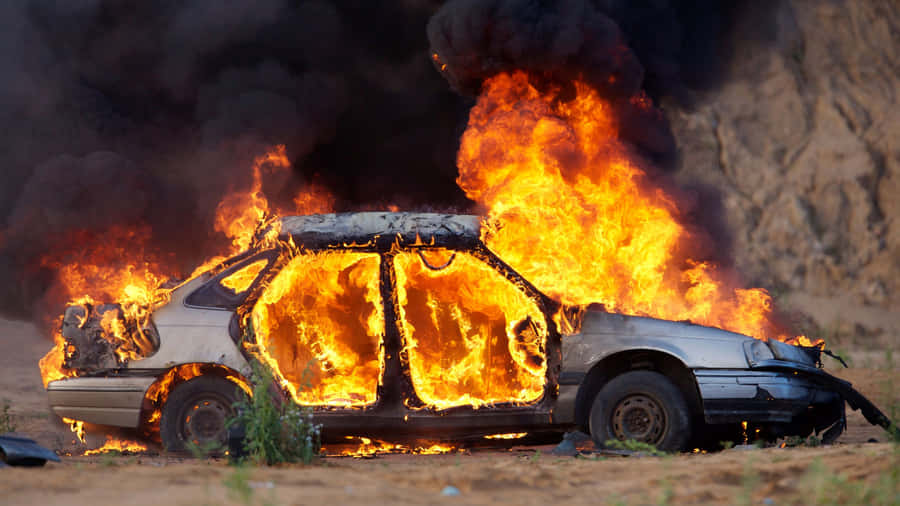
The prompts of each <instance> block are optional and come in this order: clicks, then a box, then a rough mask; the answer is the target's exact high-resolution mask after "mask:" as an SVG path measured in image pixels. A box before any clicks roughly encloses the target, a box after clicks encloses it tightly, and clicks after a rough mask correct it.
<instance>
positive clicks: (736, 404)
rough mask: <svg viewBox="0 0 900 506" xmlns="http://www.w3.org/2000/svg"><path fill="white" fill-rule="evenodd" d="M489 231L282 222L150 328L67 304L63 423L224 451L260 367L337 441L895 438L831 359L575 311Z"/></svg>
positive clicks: (124, 314) (396, 222) (57, 402)
mask: <svg viewBox="0 0 900 506" xmlns="http://www.w3.org/2000/svg"><path fill="white" fill-rule="evenodd" d="M480 229H481V220H480V219H479V218H478V217H476V216H464V215H446V214H431V213H372V212H368V213H346V214H325V215H309V216H290V217H284V218H280V219H278V220H277V221H275V222H273V223H271V224H270V227H269V229H268V235H267V239H265V240H260V241H257V242H256V245H255V246H254V247H251V248H250V249H249V250H248V251H246V252H244V253H242V254H239V255H237V256H234V257H232V258H229V259H227V260H224V261H222V262H219V263H217V264H216V265H215V266H214V267H212V268H210V269H208V270H207V271H206V272H204V273H202V274H200V275H197V276H195V277H193V278H191V279H190V280H188V281H186V282H183V283H181V284H180V285H178V286H176V287H173V288H171V289H167V290H166V292H165V294H166V296H165V300H163V301H161V302H160V303H159V304H157V305H156V307H155V308H153V310H152V311H149V310H148V311H146V312H145V313H142V314H141V316H140V317H133V316H129V314H130V310H129V309H128V308H125V307H122V306H120V305H114V304H109V305H90V304H84V305H73V306H70V307H69V308H68V309H67V311H66V314H65V316H64V318H63V323H62V330H61V335H62V338H63V340H64V346H62V354H63V356H62V361H63V364H62V366H63V369H64V370H66V371H67V372H68V373H67V374H66V376H68V377H65V378H63V379H57V380H55V381H50V382H49V384H48V385H47V390H48V393H49V398H50V404H51V406H52V409H53V411H54V412H55V413H57V414H58V415H60V416H62V417H65V418H70V419H74V420H81V421H85V422H90V423H94V424H101V425H111V426H120V427H142V426H144V427H146V426H154V425H156V424H158V427H159V434H160V438H161V440H162V442H163V444H164V446H165V447H166V448H167V449H170V450H181V449H184V448H185V446H186V444H187V442H189V441H192V442H195V443H199V444H206V443H207V442H210V441H219V442H222V441H224V440H225V438H226V427H225V421H226V419H227V418H228V417H229V416H230V415H231V414H232V409H233V408H232V405H233V403H234V401H235V400H236V398H237V397H238V396H239V395H241V394H240V392H241V390H242V389H243V390H244V391H247V392H248V393H249V388H248V387H247V378H248V377H249V375H250V373H251V364H252V363H253V362H261V363H264V364H267V365H268V366H270V367H271V369H272V370H273V372H274V375H275V378H276V381H277V382H278V383H279V387H280V390H281V392H282V393H283V395H284V398H285V399H291V400H292V401H293V402H296V403H299V404H301V405H304V406H310V407H312V408H314V410H315V413H316V417H317V419H318V421H319V422H320V423H322V424H323V425H324V431H325V436H326V437H327V438H329V437H338V436H343V435H357V436H374V437H384V438H391V437H413V436H415V437H430V438H441V439H452V438H463V437H470V436H480V435H489V434H496V433H511V432H517V433H520V432H530V433H536V432H548V431H550V432H562V431H567V430H572V429H576V428H580V429H582V430H584V431H586V432H589V433H590V434H591V435H592V437H593V439H594V441H595V442H596V443H597V444H598V445H600V444H603V443H604V442H605V441H606V440H608V439H612V438H615V439H622V440H624V439H635V440H638V441H643V442H646V443H650V444H653V445H656V446H658V447H659V448H662V449H665V450H684V449H687V448H690V447H692V446H693V445H697V444H699V443H700V442H702V441H703V440H704V438H707V439H708V438H712V437H713V435H715V437H716V438H718V437H719V435H720V434H738V435H739V434H740V433H741V432H742V431H743V432H744V433H745V434H746V431H751V435H750V436H749V437H750V438H753V439H756V438H774V437H779V436H788V435H799V436H807V435H809V434H810V433H812V432H813V431H815V432H816V433H823V436H822V437H823V439H824V440H826V441H831V440H834V439H835V438H836V437H837V436H838V435H839V434H840V433H841V432H842V430H843V429H844V427H845V418H844V402H845V401H846V402H848V403H849V404H850V406H851V407H852V408H854V409H862V412H863V414H864V415H865V416H866V418H867V419H868V420H869V421H870V422H872V423H874V424H879V425H882V426H884V427H886V428H887V427H888V426H889V424H890V422H889V421H888V419H887V418H886V417H885V416H884V415H883V414H882V413H881V412H880V411H879V410H878V409H877V408H876V407H875V406H874V405H872V403H870V402H869V401H867V400H866V399H865V398H864V397H863V396H862V395H860V394H859V393H857V392H856V391H855V390H854V389H853V388H852V387H851V386H850V384H849V383H846V382H844V381H842V380H840V379H837V378H835V377H833V376H831V375H829V374H827V373H825V372H824V371H823V370H822V369H821V363H820V361H819V354H820V353H821V350H820V348H818V347H800V346H793V345H790V344H786V343H782V342H778V341H774V340H770V341H768V342H766V341H762V340H758V339H754V338H752V337H748V336H744V335H741V334H737V333H733V332H728V331H725V330H720V329H717V328H711V327H704V326H699V325H694V324H691V323H688V322H674V321H666V320H658V319H653V318H647V317H639V316H626V315H622V314H614V313H609V312H606V311H604V310H603V308H602V307H600V306H587V307H571V306H565V305H562V304H560V303H558V302H556V301H554V300H553V299H551V298H549V297H547V296H546V295H544V294H543V293H541V292H540V291H539V290H538V289H537V288H535V286H533V285H532V284H531V283H529V281H528V280H527V279H525V278H523V277H522V276H521V275H519V274H518V273H517V272H516V271H515V270H513V269H512V268H511V267H510V266H509V265H507V264H506V263H505V262H504V261H503V260H502V259H501V258H499V257H498V256H497V255H496V254H494V253H493V252H492V251H491V250H490V249H488V248H487V247H486V246H485V244H484V243H483V242H482V240H481V234H480V232H481V230H480ZM51 353H52V352H51ZM737 437H739V436H737ZM745 437H747V436H746V435H745ZM718 440H719V439H715V441H718Z"/></svg>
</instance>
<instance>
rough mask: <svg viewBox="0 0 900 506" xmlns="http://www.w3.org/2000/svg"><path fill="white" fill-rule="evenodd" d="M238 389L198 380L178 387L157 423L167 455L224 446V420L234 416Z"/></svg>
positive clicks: (218, 381) (202, 378) (203, 378)
mask: <svg viewBox="0 0 900 506" xmlns="http://www.w3.org/2000/svg"><path fill="white" fill-rule="evenodd" d="M239 395H241V394H240V393H239V392H238V386H237V385H235V384H234V383H232V382H231V381H228V380H226V379H224V378H219V377H216V376H199V377H197V378H193V379H191V380H188V381H186V382H184V383H182V384H181V385H178V386H177V387H176V388H175V390H174V391H173V392H172V393H171V394H170V395H169V398H168V399H167V400H166V404H165V405H164V406H163V409H162V416H161V417H160V420H159V437H160V439H161V440H162V444H163V447H164V448H165V449H166V450H167V451H172V452H179V451H184V450H185V449H187V448H189V447H190V446H191V445H193V446H197V447H199V448H205V449H212V448H215V447H220V448H221V447H224V446H225V445H226V444H227V442H228V441H227V439H228V429H227V428H226V426H225V423H226V422H227V420H228V419H229V418H230V417H232V416H234V407H233V406H234V403H235V402H236V400H237V398H238V396H239Z"/></svg>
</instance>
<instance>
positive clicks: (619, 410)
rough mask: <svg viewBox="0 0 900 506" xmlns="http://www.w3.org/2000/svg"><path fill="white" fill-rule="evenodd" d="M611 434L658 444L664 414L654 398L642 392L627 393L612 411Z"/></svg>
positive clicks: (621, 437) (664, 419)
mask: <svg viewBox="0 0 900 506" xmlns="http://www.w3.org/2000/svg"><path fill="white" fill-rule="evenodd" d="M611 421H612V423H611V424H610V425H611V426H612V429H613V435H614V436H615V437H616V439H620V440H623V441H624V440H626V439H634V440H636V441H641V442H644V443H650V444H654V445H655V444H658V443H659V442H660V440H662V437H663V435H664V434H665V429H666V414H665V411H663V409H662V407H661V406H660V405H659V403H658V402H656V400H655V399H653V398H652V397H649V396H647V395H643V394H635V395H629V396H628V397H625V398H624V399H622V400H621V401H619V403H618V404H616V407H615V409H613V412H612V420H611Z"/></svg>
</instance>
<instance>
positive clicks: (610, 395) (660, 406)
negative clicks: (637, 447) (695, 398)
mask: <svg viewBox="0 0 900 506" xmlns="http://www.w3.org/2000/svg"><path fill="white" fill-rule="evenodd" d="M590 429H591V438H592V439H593V440H594V444H596V445H597V448H604V447H605V446H606V442H607V441H608V440H611V439H618V440H620V441H625V440H635V441H638V442H641V443H647V444H651V445H653V446H655V447H656V448H658V449H660V450H663V451H682V450H685V449H687V445H688V441H689V440H690V437H691V416H690V410H689V409H688V406H687V402H685V400H684V395H682V393H681V390H679V389H678V387H677V386H675V385H674V384H673V383H672V382H671V381H670V380H669V379H668V378H666V377H665V376H663V375H662V374H659V373H657V372H653V371H632V372H627V373H625V374H622V375H620V376H616V377H615V378H613V379H612V380H610V381H609V383H607V384H606V385H604V386H603V388H601V389H600V392H599V393H598V394H597V397H595V398H594V404H593V406H592V407H591V415H590Z"/></svg>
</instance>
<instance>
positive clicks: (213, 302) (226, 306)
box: [184, 248, 281, 311]
mask: <svg viewBox="0 0 900 506" xmlns="http://www.w3.org/2000/svg"><path fill="white" fill-rule="evenodd" d="M280 253H281V252H280V251H279V250H278V249H277V248H276V249H269V250H264V251H260V252H257V253H252V252H247V253H242V254H241V255H239V257H240V256H243V257H244V258H242V259H240V260H237V261H234V260H232V262H231V265H229V266H228V267H226V268H225V269H222V270H221V271H219V272H217V273H216V274H214V275H213V276H212V277H211V278H210V279H208V280H206V281H205V282H204V283H203V284H202V285H200V286H198V287H197V288H195V289H194V290H193V291H192V292H191V293H189V294H188V295H187V296H186V297H185V298H184V305H185V307H189V308H192V309H214V310H220V311H235V310H237V309H238V308H239V307H240V306H241V305H242V304H243V303H244V301H245V299H246V298H247V296H248V295H249V294H250V293H252V292H253V291H254V289H255V288H256V287H257V286H258V285H259V283H260V282H261V281H262V279H263V278H265V277H266V276H267V274H268V272H269V271H270V270H271V269H272V266H273V265H274V264H275V261H276V260H277V258H278V256H279V254H280ZM260 260H266V261H267V262H266V265H265V266H264V267H263V268H262V269H261V270H260V271H259V274H257V275H256V279H254V280H253V282H252V283H250V286H248V287H247V289H245V290H244V291H242V292H240V293H233V292H232V291H231V290H230V289H228V288H225V287H224V286H222V284H221V281H222V280H223V279H225V278H227V277H229V276H231V275H232V274H234V273H235V272H237V271H239V270H241V269H243V268H245V267H247V266H248V265H251V264H253V263H256V262H258V261H260ZM226 262H228V261H226ZM203 297H208V298H203ZM198 299H199V300H198Z"/></svg>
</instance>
